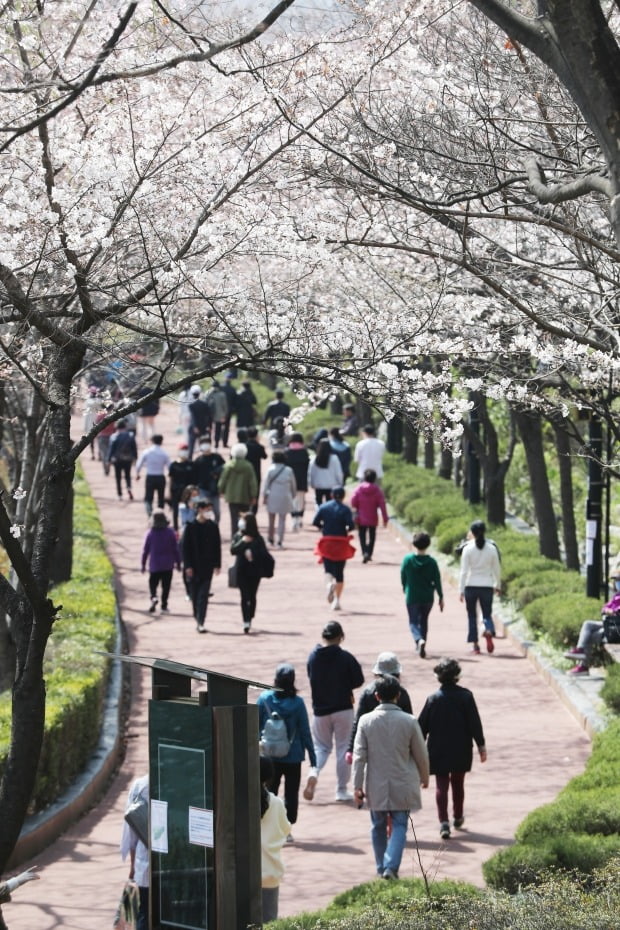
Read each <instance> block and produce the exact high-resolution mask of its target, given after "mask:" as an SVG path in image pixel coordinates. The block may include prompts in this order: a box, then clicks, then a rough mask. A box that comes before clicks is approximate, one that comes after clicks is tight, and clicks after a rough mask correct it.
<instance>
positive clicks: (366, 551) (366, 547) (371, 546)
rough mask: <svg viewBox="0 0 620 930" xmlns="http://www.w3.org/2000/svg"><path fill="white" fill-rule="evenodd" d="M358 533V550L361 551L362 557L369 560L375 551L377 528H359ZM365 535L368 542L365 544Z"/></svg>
mask: <svg viewBox="0 0 620 930" xmlns="http://www.w3.org/2000/svg"><path fill="white" fill-rule="evenodd" d="M357 531H358V533H359V538H360V549H361V550H362V555H367V556H368V558H369V559H371V558H372V554H373V552H374V551H375V539H376V537H377V527H376V526H359V527H358V530H357ZM366 535H368V542H366Z"/></svg>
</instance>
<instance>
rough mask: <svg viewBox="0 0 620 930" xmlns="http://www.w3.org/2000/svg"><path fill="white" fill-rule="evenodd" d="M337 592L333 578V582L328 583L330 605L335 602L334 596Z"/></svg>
mask: <svg viewBox="0 0 620 930" xmlns="http://www.w3.org/2000/svg"><path fill="white" fill-rule="evenodd" d="M335 591H336V582H335V581H334V579H333V578H332V580H331V581H329V582H328V583H327V603H328V604H331V602H332V601H333V599H334V596H335Z"/></svg>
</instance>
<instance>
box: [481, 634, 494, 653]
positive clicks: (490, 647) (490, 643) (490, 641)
mask: <svg viewBox="0 0 620 930" xmlns="http://www.w3.org/2000/svg"><path fill="white" fill-rule="evenodd" d="M483 636H484V638H485V639H486V642H487V652H493V650H494V649H495V643H494V642H493V634H492V633H489V631H488V630H485V631H484V633H483Z"/></svg>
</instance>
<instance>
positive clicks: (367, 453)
mask: <svg viewBox="0 0 620 930" xmlns="http://www.w3.org/2000/svg"><path fill="white" fill-rule="evenodd" d="M230 380H231V379H229V378H227V379H226V383H225V385H223V386H220V385H219V384H217V383H214V384H213V386H212V387H211V389H210V390H209V391H207V392H206V393H205V392H203V391H202V389H201V387H200V386H199V385H194V386H193V387H191V388H190V389H189V390H188V391H187V392H186V397H184V398H182V403H181V405H180V406H181V414H180V423H181V426H182V428H183V429H185V430H186V436H185V437H184V438H183V441H182V442H181V443H179V444H178V447H177V449H176V452H175V454H174V458H172V456H171V455H170V453H169V452H168V451H167V449H166V444H165V437H164V436H162V434H160V433H155V432H151V434H150V436H149V445H148V447H147V448H146V449H145V450H144V451H142V452H141V453H140V454H138V449H137V443H136V436H135V429H131V428H130V426H131V424H128V423H126V422H125V423H123V421H121V422H120V423H119V424H118V427H117V429H116V431H115V433H114V434H112V435H111V437H110V440H109V442H108V443H107V447H106V451H105V462H104V464H107V465H108V466H114V470H115V475H116V480H117V491H118V496H119V498H121V497H122V488H121V479H124V481H125V487H126V491H127V494H128V496H129V497H130V499H132V484H131V478H132V472H133V476H134V478H135V479H139V478H140V475H141V472H142V471H144V473H145V494H144V504H145V510H146V513H147V515H148V516H149V518H150V520H149V527H148V529H147V530H146V533H145V538H144V545H143V551H142V568H143V571H145V570H146V568H147V566H148V570H149V597H150V600H149V602H148V606H147V609H148V611H149V612H151V613H154V612H155V611H156V608H157V606H158V604H161V612H162V613H166V612H167V610H168V601H169V596H170V589H171V583H172V578H173V572H174V570H175V569H176V570H178V571H181V572H182V573H183V581H184V584H185V587H184V588H183V591H184V592H186V593H185V596H186V597H187V598H188V600H189V601H191V605H192V612H193V617H194V620H195V624H196V630H197V632H198V633H206V632H207V628H206V618H207V612H208V605H209V599H210V597H212V596H216V595H214V592H213V591H212V582H213V578H214V576H215V575H216V574H218V573H219V572H220V569H221V567H222V550H223V548H224V549H225V548H226V547H228V548H229V551H230V554H231V556H232V557H233V562H232V564H231V565H230V567H229V570H228V583H229V586H231V587H234V588H236V589H237V590H238V592H239V598H240V607H241V620H242V628H243V632H244V633H245V634H249V633H250V632H252V623H253V621H254V618H255V615H256V612H257V598H258V593H259V588H260V583H261V580H262V579H263V578H269V577H271V575H273V573H274V555H276V556H277V555H278V550H279V549H283V548H284V547H285V543H286V529H287V525H288V527H289V528H290V530H292V532H293V533H298V532H299V531H300V530H301V529H302V528H303V526H304V521H305V520H306V507H307V506H308V502H307V500H306V497H307V495H308V493H309V492H311V493H312V495H313V500H312V502H311V503H310V505H309V509H310V511H311V516H310V517H309V519H308V521H307V524H309V525H311V526H312V527H314V528H316V530H317V531H318V533H317V536H316V539H315V546H314V556H315V557H316V559H317V561H318V562H319V563H320V564H321V565H322V569H323V572H324V576H325V596H326V599H327V602H328V604H329V605H330V607H331V609H332V610H334V611H341V610H342V609H343V591H344V572H345V566H346V562H347V561H348V560H350V559H351V558H355V557H356V556H357V557H358V558H359V559H360V560H361V562H362V564H364V565H367V564H368V563H371V562H372V560H373V556H374V554H375V548H376V546H377V529H378V527H379V524H380V522H381V523H382V524H383V526H384V527H387V525H388V519H389V518H388V511H387V505H386V500H385V496H384V493H383V491H382V488H381V479H382V476H383V458H384V453H385V444H384V443H383V441H382V440H381V439H380V438H378V437H377V436H376V433H375V428H374V426H373V425H372V424H365V425H363V426H362V427H361V430H360V428H359V426H358V420H357V417H356V414H355V409H354V407H352V406H350V405H347V406H345V409H344V413H343V422H342V425H341V427H338V428H331V429H330V430H327V429H325V430H320V431H319V432H318V433H317V434H316V435H315V437H313V441H312V442H311V444H310V447H308V446H307V445H306V443H305V441H304V437H303V434H302V433H300V432H295V431H293V430H291V428H290V427H289V425H288V422H287V417H288V416H289V414H290V407H289V405H288V404H287V403H286V402H285V400H284V395H283V393H282V392H281V391H276V392H275V396H274V398H273V400H272V401H271V402H270V403H269V404H268V405H267V407H266V409H265V411H264V413H263V415H262V416H259V413H258V410H257V400H256V395H255V394H254V391H253V390H252V385H251V383H250V382H244V383H243V384H242V386H241V388H240V389H239V391H237V392H235V391H234V388H233V387H232V385H231V383H230ZM233 395H234V396H233ZM233 417H234V418H235V419H236V422H231V418H233ZM259 425H261V426H262V427H263V428H264V433H263V434H262V435H261V434H260V433H259V429H258V426H259ZM149 426H150V427H152V428H153V429H154V424H153V421H150V423H149ZM235 431H236V432H235ZM347 437H349V439H358V441H357V442H356V443H355V444H354V443H350V442H349V441H348V440H347ZM229 443H230V445H229ZM266 460H269V463H268V466H267V467H266V468H263V465H262V463H263V462H264V461H266ZM126 462H128V463H129V466H127V465H126V464H125V463H126ZM351 471H354V473H355V477H354V478H353V483H352V485H351V486H350V488H347V486H346V482H347V479H351ZM224 502H225V503H226V504H227V505H228V516H229V526H227V527H226V529H225V530H224V528H223V522H226V523H228V521H223V519H222V517H223V514H222V507H221V504H222V503H224ZM166 507H169V508H170V515H171V520H172V526H170V525H169V520H168V517H167V514H166ZM261 526H262V527H264V529H263V532H261ZM355 532H357V539H356V538H355V537H354V533H355ZM263 533H264V535H263ZM471 535H472V540H471V542H469V543H468V544H467V546H466V547H465V550H464V558H463V566H464V567H463V572H462V576H461V584H462V593H463V597H464V599H465V601H466V604H467V617H468V639H469V641H470V642H471V643H472V648H474V649H477V650H478V652H479V646H478V641H479V637H478V630H477V622H476V610H477V605H479V606H480V608H481V611H482V622H483V635H484V637H485V640H486V642H487V649H488V651H489V652H491V651H492V640H493V637H494V633H495V631H494V627H493V620H492V615H491V609H492V593H493V589H494V588H497V586H498V585H499V562H498V560H497V564H496V562H495V561H494V560H493V558H494V557H493V554H495V558H496V559H497V550H496V549H495V547H494V546H493V544H492V543H491V542H490V541H488V540H486V539H485V536H484V526H483V525H479V524H474V525H472V528H471ZM358 540H359V547H356V545H355V543H356V542H357V541H358ZM429 547H430V538H429V536H428V534H426V533H424V532H418V533H416V535H415V536H414V538H413V549H414V551H413V553H411V554H409V555H407V556H405V558H404V560H403V562H402V565H401V566H400V581H401V586H402V589H403V591H404V594H405V603H406V618H407V622H408V623H409V627H410V629H411V633H412V635H413V638H414V641H415V645H416V650H417V654H418V656H419V657H420V659H424V658H425V657H426V644H427V641H428V635H429V634H428V630H429V615H430V613H431V609H432V606H433V601H434V599H435V597H437V598H438V602H439V607H440V610H442V609H443V590H442V584H441V577H440V573H439V568H438V565H437V562H436V560H435V559H434V558H433V557H432V556H430V555H429V554H428V549H429ZM270 550H271V552H270ZM472 550H473V551H472ZM311 552H312V551H311V549H310V548H309V552H308V557H309V558H311V557H312V554H311ZM272 553H273V554H272ZM365 571H366V569H365ZM485 573H486V574H485ZM276 577H277V573H276ZM488 588H490V589H491V591H490V594H491V597H490V598H489V591H488ZM394 590H395V594H396V593H397V591H398V567H397V566H395V569H394ZM344 641H345V630H344V627H343V625H342V623H340V622H339V621H337V620H331V621H329V622H327V623H325V625H324V626H323V628H322V631H321V638H320V642H319V643H318V644H317V645H316V646H315V647H314V648H313V649H312V650H311V651H310V652H309V655H308V659H307V668H306V671H307V675H308V680H309V682H310V690H311V711H312V713H311V716H309V714H308V711H307V709H306V706H305V704H304V701H303V699H302V698H301V697H300V695H299V694H298V693H297V689H296V687H295V668H294V667H293V665H292V664H291V663H290V662H287V661H283V662H282V663H280V664H279V665H278V667H277V668H276V669H275V673H274V677H273V688H271V689H269V690H268V691H266V692H264V693H263V694H261V695H260V697H259V698H258V708H259V725H260V729H261V731H262V730H263V729H264V728H265V726H266V724H267V723H268V721H269V720H270V719H271V718H273V717H274V716H275V717H276V718H279V719H281V720H283V721H284V723H285V726H286V734H287V740H286V745H285V749H286V751H285V752H283V753H281V754H280V755H279V756H277V757H276V756H270V757H269V758H265V759H262V760H261V783H262V788H263V791H262V795H261V824H262V832H263V863H262V865H263V892H264V894H263V906H264V913H265V914H268V915H270V916H276V915H277V888H278V885H279V883H280V880H281V878H282V874H283V869H282V861H281V858H280V853H279V851H280V848H281V846H282V845H283V844H285V843H287V842H288V843H292V842H294V839H293V834H292V829H293V826H294V825H295V824H296V823H297V821H298V817H299V799H300V794H303V797H304V799H305V800H306V801H307V802H311V801H312V800H313V799H314V797H315V793H316V792H317V791H318V790H320V781H321V772H322V770H323V769H324V767H325V765H326V764H327V762H328V760H329V758H330V756H332V754H333V756H334V758H335V769H336V792H335V801H336V802H338V803H356V804H357V805H358V806H362V805H363V804H364V802H366V803H367V806H368V809H369V812H370V819H371V829H370V836H371V843H372V848H373V852H374V856H375V862H376V869H377V874H378V875H379V876H381V877H383V878H384V879H387V880H391V879H396V878H398V875H399V867H400V862H401V858H402V854H403V849H404V846H405V841H406V835H407V828H408V823H409V820H410V816H411V813H412V812H415V811H416V810H418V809H419V807H420V806H421V797H422V795H421V790H422V789H424V788H426V787H427V785H428V783H429V778H430V775H431V774H433V775H434V776H435V778H436V783H437V786H436V803H437V811H438V819H439V824H440V834H441V837H442V838H444V839H447V838H448V837H449V836H450V820H449V817H448V791H449V789H450V788H451V790H452V814H453V819H452V823H453V826H454V828H456V829H458V828H460V827H462V825H463V823H464V816H465V815H464V808H463V782H464V777H465V773H466V772H467V771H468V770H469V768H471V759H472V744H473V743H474V742H475V743H476V745H477V746H478V749H479V752H480V757H481V759H482V761H484V759H485V758H486V750H485V748H484V739H483V735H482V726H481V724H480V718H479V716H478V712H477V709H476V705H475V701H474V699H473V695H472V694H471V692H469V691H467V689H464V688H462V687H461V686H460V685H458V683H457V682H458V679H459V675H460V668H459V667H458V663H456V662H455V661H454V660H442V663H443V664H442V663H440V664H439V665H438V666H437V667H436V668H435V673H436V675H437V678H438V681H439V684H440V688H439V690H438V691H437V692H436V693H435V694H433V695H430V696H429V698H428V700H427V702H426V704H425V705H424V708H423V711H422V715H421V716H420V718H419V720H418V719H416V717H415V715H414V709H413V708H412V703H411V699H410V697H409V695H408V693H407V691H406V689H405V688H404V687H403V686H402V685H401V683H400V674H401V666H400V662H399V661H398V658H397V656H396V655H395V654H394V653H392V652H385V651H382V652H381V653H380V654H379V656H378V658H377V661H376V663H375V665H374V667H373V669H372V673H373V676H374V678H373V680H372V681H371V683H370V684H368V685H367V686H366V687H365V688H364V690H363V691H362V692H361V694H360V696H359V700H358V701H357V711H355V710H354V708H355V705H356V699H355V692H356V691H357V690H358V689H360V688H361V687H362V686H363V685H364V681H365V679H364V672H363V669H362V666H361V664H360V662H359V661H358V660H357V659H356V657H355V656H354V655H352V654H351V653H350V652H349V651H347V650H346V649H345V648H344V647H343V643H344ZM489 644H490V645H489ZM459 715H461V716H463V715H464V717H463V719H464V720H465V723H464V724H463V726H462V727H461V731H460V733H459V746H460V751H459V752H458V753H450V752H449V751H447V748H446V739H447V737H446V734H447V733H449V731H450V727H451V726H452V727H454V726H457V724H456V723H455V720H456V719H457V718H458V719H460V717H459ZM448 742H450V740H448ZM262 745H263V744H262ZM264 745H267V742H265V743H264ZM467 747H469V750H468V749H467ZM449 748H450V747H448V749H449ZM304 762H307V765H308V769H307V772H306V777H305V782H304V783H303V786H302V767H303V764H304ZM282 787H283V795H284V802H283V804H282V802H280V800H279V798H278V794H279V793H280V789H281V788H282ZM124 843H125V846H127V838H126V836H125V837H124ZM136 848H138V847H136ZM133 867H134V866H133V864H132V868H133Z"/></svg>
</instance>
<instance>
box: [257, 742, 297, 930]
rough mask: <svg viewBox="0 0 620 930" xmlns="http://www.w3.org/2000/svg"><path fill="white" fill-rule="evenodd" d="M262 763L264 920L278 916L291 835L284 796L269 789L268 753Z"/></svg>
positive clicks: (271, 769) (262, 884)
mask: <svg viewBox="0 0 620 930" xmlns="http://www.w3.org/2000/svg"><path fill="white" fill-rule="evenodd" d="M259 765H260V783H261V797H260V817H261V819H260V845H261V888H262V904H263V923H264V924H266V923H268V922H269V921H270V920H277V919H278V897H279V891H280V881H281V880H282V876H283V875H284V864H283V862H282V855H281V851H282V847H283V846H284V844H285V842H286V838H287V837H288V836H290V835H291V825H290V823H289V822H288V820H287V817H286V811H285V809H284V804H283V803H282V799H281V798H278V797H276V795H275V794H272V793H271V792H270V791H269V790H268V789H269V787H270V786H271V781H272V779H273V763H272V761H271V759H270V758H269V757H268V756H261V757H260V760H259Z"/></svg>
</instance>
